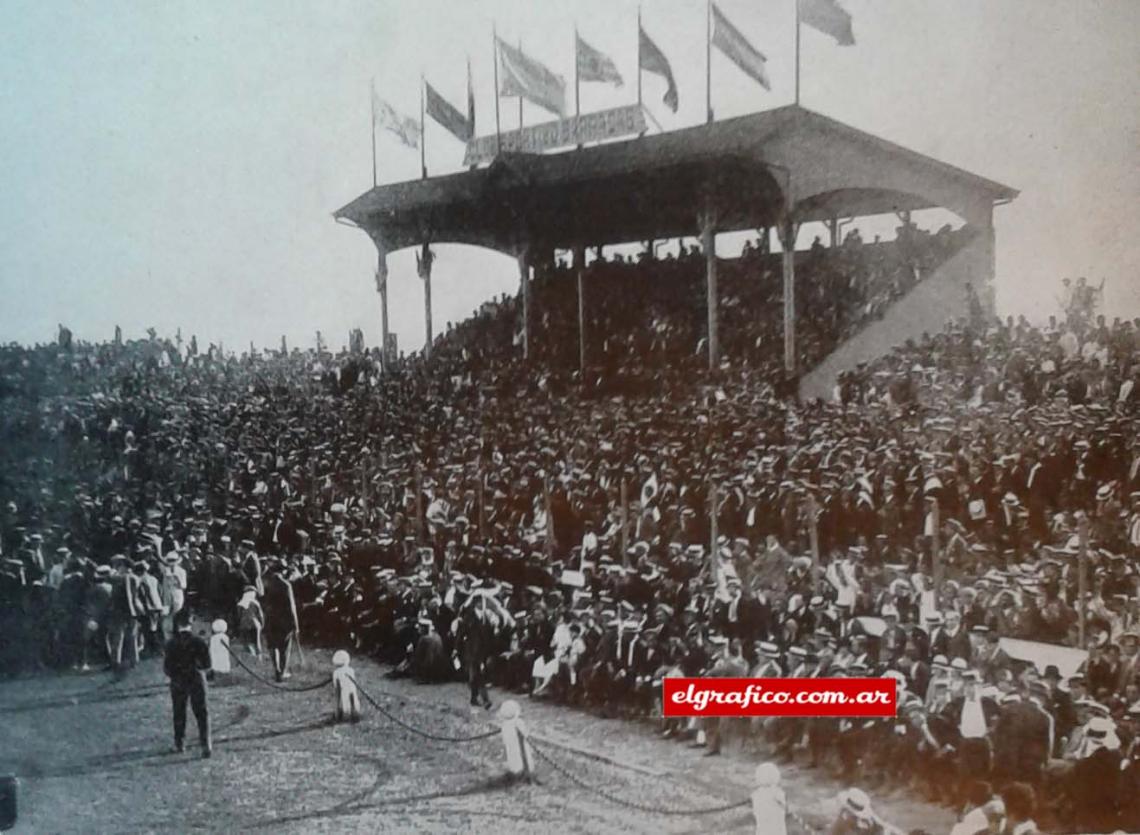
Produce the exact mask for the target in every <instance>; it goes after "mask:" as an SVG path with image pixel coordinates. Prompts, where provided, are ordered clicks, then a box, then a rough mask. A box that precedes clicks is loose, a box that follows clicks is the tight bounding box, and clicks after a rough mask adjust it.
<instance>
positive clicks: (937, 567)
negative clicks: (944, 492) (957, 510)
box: [930, 499, 942, 606]
mask: <svg viewBox="0 0 1140 835" xmlns="http://www.w3.org/2000/svg"><path fill="white" fill-rule="evenodd" d="M941 527H942V519H941V509H940V508H939V506H938V499H931V500H930V529H931V537H930V570H931V574H933V576H934V602H935V605H936V606H938V605H940V604H939V601H940V600H941V597H942V543H941V542H940V539H941V536H940V529H941Z"/></svg>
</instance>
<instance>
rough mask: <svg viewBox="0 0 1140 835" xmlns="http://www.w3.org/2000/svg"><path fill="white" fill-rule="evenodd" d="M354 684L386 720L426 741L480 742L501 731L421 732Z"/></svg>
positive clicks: (358, 685) (495, 729)
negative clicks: (444, 734)
mask: <svg viewBox="0 0 1140 835" xmlns="http://www.w3.org/2000/svg"><path fill="white" fill-rule="evenodd" d="M352 683H353V684H355V685H356V689H357V690H358V691H360V695H361V696H363V697H364V698H365V700H366V701H367V702H368V703H369V704H370V705H372V706H373V707H374V708H376V709H377V710H378V711H380V713H381V714H382V715H384V716H385V717H386V718H388V719H390V720H391V721H393V722H395V723H396V724H397V725H399V726H400V727H401V728H404V729H405V730H408V731H411V732H412V733H414V734H417V735H418V736H422V737H423V738H424V739H430V740H433V741H435V742H454V743H463V742H478V741H479V740H481V739H490V738H491V737H493V736H495V735H496V734H498V733H499V729H498V728H494V729H492V730H489V731H487V732H486V733H481V734H475V735H473V736H441V735H439V734H433V733H429V732H427V731H423V730H420V729H419V728H417V727H414V726H412V725H409V724H408V723H407V722H405V721H403V720H402V719H400V718H399V717H398V716H396V715H395V714H393V713H392V712H390V711H388V710H386V709H385V708H384V707H383V706H382V705H381V704H380V703H379V702H378V701H376V700H375V699H374V698H372V697H371V696H370V695H368V692H367V691H366V690H365V689H364V688H363V687H361V686H360V682H358V681H357V680H356V679H355V678H354V679H352Z"/></svg>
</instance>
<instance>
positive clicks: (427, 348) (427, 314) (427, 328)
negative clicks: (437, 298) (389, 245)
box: [416, 243, 435, 357]
mask: <svg viewBox="0 0 1140 835" xmlns="http://www.w3.org/2000/svg"><path fill="white" fill-rule="evenodd" d="M434 260H435V254H434V253H433V252H432V251H431V247H429V246H428V245H427V244H426V243H425V244H424V245H423V249H422V253H417V255H416V271H417V272H418V273H419V275H420V278H421V279H423V282H424V356H425V357H430V356H431V343H432V328H431V265H432V262H433V261H434Z"/></svg>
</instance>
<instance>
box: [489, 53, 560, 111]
mask: <svg viewBox="0 0 1140 835" xmlns="http://www.w3.org/2000/svg"><path fill="white" fill-rule="evenodd" d="M496 40H497V42H498V44H499V68H500V69H501V70H502V74H503V78H502V81H501V82H500V83H499V95H500V96H519V97H521V98H524V99H526V100H527V101H529V102H532V103H533V104H537V105H538V106H539V107H541V108H543V109H545V110H549V111H550V112H551V113H554V114H555V115H557V116H559V117H561V116H564V115H565V113H566V82H565V81H564V80H563V79H562V76H560V75H557V74H556V73H554V72H553V71H551V70H550V69H548V68H547V67H545V66H544V65H543V64H541V63H539V62H538V61H536V60H534V59H533V58H531V57H529V56H528V55H527V54H526V53H524V52H523V51H522V50H521V49H519V48H518V47H514V46H511V45H510V44H508V43H506V42H505V41H504V40H503V39H502V38H496Z"/></svg>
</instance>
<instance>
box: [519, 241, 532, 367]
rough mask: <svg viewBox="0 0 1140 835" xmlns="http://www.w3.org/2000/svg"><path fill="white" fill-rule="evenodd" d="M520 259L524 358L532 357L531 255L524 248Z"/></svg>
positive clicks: (520, 252)
mask: <svg viewBox="0 0 1140 835" xmlns="http://www.w3.org/2000/svg"><path fill="white" fill-rule="evenodd" d="M518 261H519V295H520V296H521V297H522V354H523V359H524V360H525V359H530V257H529V253H528V252H527V251H526V250H525V249H522V250H520V251H519V254H518Z"/></svg>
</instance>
